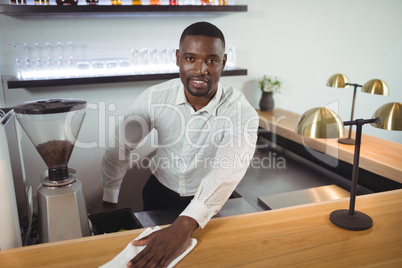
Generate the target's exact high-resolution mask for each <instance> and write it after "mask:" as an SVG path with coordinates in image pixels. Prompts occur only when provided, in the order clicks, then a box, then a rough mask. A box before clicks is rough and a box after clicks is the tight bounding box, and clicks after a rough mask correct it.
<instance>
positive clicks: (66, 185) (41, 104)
mask: <svg viewBox="0 0 402 268" xmlns="http://www.w3.org/2000/svg"><path fill="white" fill-rule="evenodd" d="M85 108H86V101H84V100H78V99H45V100H38V101H31V102H26V103H24V104H22V105H19V106H16V107H14V112H15V114H16V118H17V120H18V122H19V123H20V124H21V126H22V128H23V129H24V130H25V132H26V133H27V135H28V137H29V138H30V140H31V141H32V143H33V144H34V146H35V148H36V149H37V151H38V152H39V154H40V156H41V157H42V159H43V160H44V162H45V163H46V165H47V167H48V170H47V174H46V175H45V176H42V178H41V180H42V184H41V185H40V186H39V187H38V208H39V231H40V240H41V242H54V241H60V240H65V239H72V238H78V237H82V236H85V235H89V225H88V217H87V212H86V206H85V199H84V195H83V191H82V183H81V182H80V181H79V180H77V178H76V174H75V172H72V170H69V168H68V161H69V160H70V156H71V153H72V151H73V149H74V144H75V141H76V138H77V136H78V133H79V131H80V128H81V125H82V122H83V120H84V117H85V112H86V111H85Z"/></svg>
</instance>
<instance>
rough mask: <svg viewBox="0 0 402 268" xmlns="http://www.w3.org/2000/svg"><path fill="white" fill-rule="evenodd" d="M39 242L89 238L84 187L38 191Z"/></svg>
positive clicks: (40, 187) (76, 182)
mask: <svg viewBox="0 0 402 268" xmlns="http://www.w3.org/2000/svg"><path fill="white" fill-rule="evenodd" d="M38 208H39V239H40V242H42V243H43V242H56V241H62V240H67V239H73V238H80V237H83V236H89V235H90V229H89V223H88V215H87V210H86V205H85V199H84V193H83V191H82V183H81V181H79V180H76V181H75V182H74V183H72V184H70V185H67V186H61V187H47V186H44V185H42V184H41V185H39V187H38Z"/></svg>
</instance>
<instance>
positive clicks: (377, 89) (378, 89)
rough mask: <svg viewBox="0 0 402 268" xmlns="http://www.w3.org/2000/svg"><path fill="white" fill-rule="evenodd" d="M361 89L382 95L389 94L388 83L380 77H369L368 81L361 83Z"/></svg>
mask: <svg viewBox="0 0 402 268" xmlns="http://www.w3.org/2000/svg"><path fill="white" fill-rule="evenodd" d="M362 91H363V92H366V93H370V94H376V95H384V96H388V95H389V88H388V85H387V83H385V82H384V81H382V80H381V79H371V80H370V81H368V82H367V83H365V84H364V85H363V87H362Z"/></svg>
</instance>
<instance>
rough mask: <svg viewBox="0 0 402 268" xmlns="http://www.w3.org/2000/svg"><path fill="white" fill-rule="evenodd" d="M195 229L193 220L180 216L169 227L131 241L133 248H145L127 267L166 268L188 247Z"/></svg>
mask: <svg viewBox="0 0 402 268" xmlns="http://www.w3.org/2000/svg"><path fill="white" fill-rule="evenodd" d="M197 228H198V224H197V222H196V221H195V220H194V219H192V218H190V217H186V216H180V217H178V218H177V219H176V220H175V222H174V223H172V225H170V226H169V227H167V228H164V229H162V230H159V231H156V232H153V233H152V234H150V235H148V236H147V237H144V238H143V239H140V240H135V241H133V242H132V244H133V245H134V246H147V247H145V248H144V249H143V250H142V251H141V252H140V253H139V254H138V255H137V256H135V258H134V259H132V260H131V261H130V262H129V263H128V264H127V267H158V268H159V267H167V266H168V265H169V263H171V262H172V261H173V260H174V259H175V258H177V257H178V256H180V254H181V253H183V252H184V251H185V250H186V249H187V248H188V247H189V246H190V244H191V235H192V233H193V231H195V230H196V229H197Z"/></svg>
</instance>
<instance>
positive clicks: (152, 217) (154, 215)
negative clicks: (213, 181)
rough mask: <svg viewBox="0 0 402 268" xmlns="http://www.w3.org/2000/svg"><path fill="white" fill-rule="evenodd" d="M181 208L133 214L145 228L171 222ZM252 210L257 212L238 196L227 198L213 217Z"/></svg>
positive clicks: (250, 211)
mask: <svg viewBox="0 0 402 268" xmlns="http://www.w3.org/2000/svg"><path fill="white" fill-rule="evenodd" d="M183 209H184V208H171V209H164V210H152V211H141V212H135V213H134V216H135V217H136V218H137V219H138V220H139V221H140V223H141V225H142V226H143V227H144V228H146V227H153V226H156V225H165V224H171V223H173V221H174V220H175V219H176V218H177V217H178V216H179V215H180V213H181V212H182V211H183ZM252 212H257V210H256V209H255V208H254V207H253V206H252V205H250V203H248V202H247V201H246V200H245V199H244V198H241V197H239V198H232V199H229V200H228V201H227V202H226V203H225V205H223V207H222V209H221V210H220V211H219V212H218V213H217V214H216V215H215V216H214V217H226V216H232V215H239V214H246V213H252Z"/></svg>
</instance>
